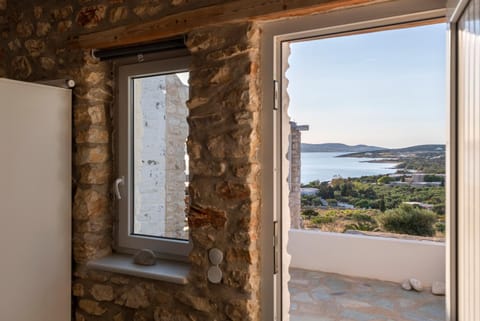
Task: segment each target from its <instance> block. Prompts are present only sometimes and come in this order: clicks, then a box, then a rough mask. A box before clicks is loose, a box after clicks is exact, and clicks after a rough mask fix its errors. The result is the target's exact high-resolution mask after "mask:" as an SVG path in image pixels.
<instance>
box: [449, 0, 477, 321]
mask: <svg viewBox="0 0 480 321" xmlns="http://www.w3.org/2000/svg"><path fill="white" fill-rule="evenodd" d="M449 9H450V14H449V17H448V18H449V27H450V50H451V52H450V56H451V59H450V63H451V72H450V76H451V97H450V102H451V108H452V109H451V115H452V119H451V124H452V126H456V131H455V134H456V137H455V136H452V137H451V148H452V150H456V151H457V153H456V155H457V157H456V158H455V159H452V162H451V164H450V170H451V171H452V172H454V173H455V172H456V173H455V174H456V175H455V176H456V186H455V182H452V183H451V184H450V185H451V192H452V193H453V194H452V195H455V194H456V197H452V198H451V199H452V200H454V199H456V204H455V203H454V202H452V204H450V208H451V211H452V212H456V213H457V215H456V217H453V216H452V222H451V223H450V224H449V225H450V230H451V235H452V236H453V235H454V233H456V238H452V241H455V240H456V242H457V244H456V246H455V244H453V243H454V242H451V246H450V247H449V248H450V250H449V254H450V256H451V257H456V260H452V259H451V260H450V262H456V264H451V265H450V269H451V273H449V275H450V276H451V279H450V284H449V288H450V291H448V292H449V294H450V297H449V301H450V304H449V306H450V307H451V310H450V311H449V315H450V320H462V321H474V320H480V304H479V302H480V1H479V0H467V1H451V3H450V6H449ZM455 134H454V135H455ZM455 142H456V143H455ZM455 220H456V221H455ZM455 248H456V251H455ZM454 275H457V277H456V278H454V277H453V276H454ZM455 307H456V309H455Z"/></svg>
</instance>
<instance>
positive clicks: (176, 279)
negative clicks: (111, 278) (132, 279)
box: [87, 254, 190, 284]
mask: <svg viewBox="0 0 480 321" xmlns="http://www.w3.org/2000/svg"><path fill="white" fill-rule="evenodd" d="M87 267H89V268H91V269H95V270H101V271H106V272H114V273H121V274H126V275H131V276H136V277H141V278H146V279H153V280H158V281H165V282H171V283H176V284H187V283H188V273H189V271H190V266H189V265H188V264H186V263H182V262H175V261H167V260H160V259H159V260H157V264H155V265H152V266H143V265H137V264H134V263H133V258H132V256H129V255H122V254H112V255H109V256H107V257H104V258H101V259H97V260H93V261H90V262H88V263H87Z"/></svg>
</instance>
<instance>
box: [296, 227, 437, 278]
mask: <svg viewBox="0 0 480 321" xmlns="http://www.w3.org/2000/svg"><path fill="white" fill-rule="evenodd" d="M287 250H288V252H289V253H290V255H291V256H292V261H291V265H290V266H291V267H293V268H300V269H305V270H313V271H323V272H330V273H338V274H343V275H349V276H356V277H365V278H370V279H376V280H382V281H392V282H401V281H403V280H404V279H408V278H411V277H415V278H417V279H419V280H421V281H422V282H423V283H424V284H425V285H427V286H428V285H431V284H432V282H433V281H445V267H446V263H445V253H446V252H445V243H441V242H432V241H412V240H401V239H393V238H384V237H376V236H364V235H352V234H341V233H330V232H321V231H311V230H290V232H289V240H288V249H287Z"/></svg>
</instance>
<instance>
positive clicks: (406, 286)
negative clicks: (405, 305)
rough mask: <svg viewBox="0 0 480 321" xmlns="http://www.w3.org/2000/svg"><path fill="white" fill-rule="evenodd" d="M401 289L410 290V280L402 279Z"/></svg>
mask: <svg viewBox="0 0 480 321" xmlns="http://www.w3.org/2000/svg"><path fill="white" fill-rule="evenodd" d="M402 289H404V290H406V291H411V290H412V285H411V284H410V280H404V281H403V282H402Z"/></svg>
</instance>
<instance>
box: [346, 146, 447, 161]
mask: <svg viewBox="0 0 480 321" xmlns="http://www.w3.org/2000/svg"><path fill="white" fill-rule="evenodd" d="M416 153H418V154H425V153H434V154H438V153H445V145H442V144H432V145H416V146H410V147H404V148H391V149H386V148H385V149H380V150H375V151H363V152H352V153H349V154H345V155H341V157H373V158H377V157H398V156H401V155H402V154H407V155H408V154H416Z"/></svg>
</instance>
